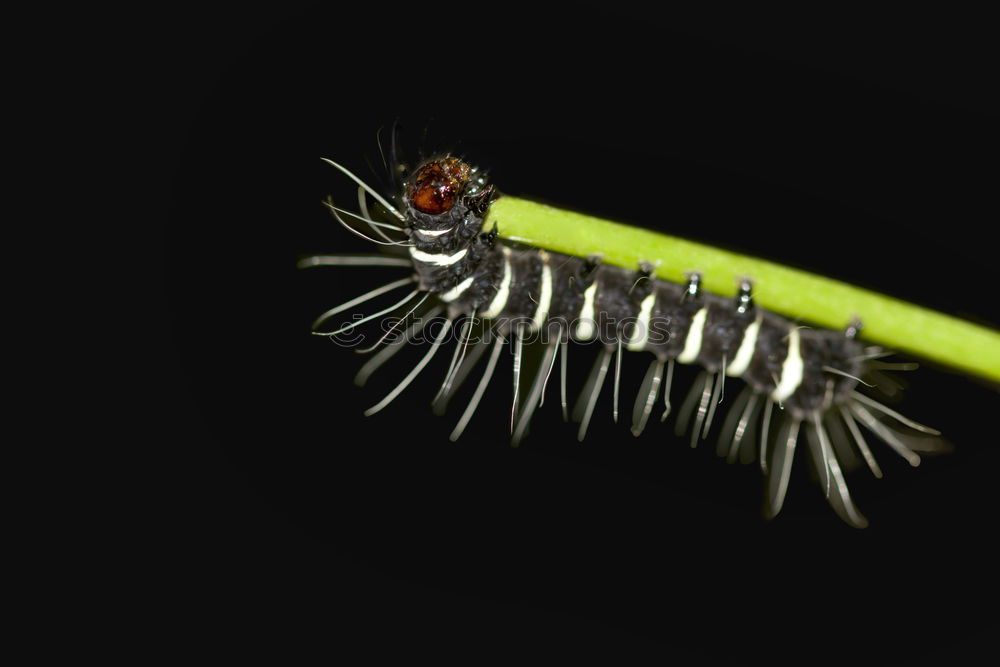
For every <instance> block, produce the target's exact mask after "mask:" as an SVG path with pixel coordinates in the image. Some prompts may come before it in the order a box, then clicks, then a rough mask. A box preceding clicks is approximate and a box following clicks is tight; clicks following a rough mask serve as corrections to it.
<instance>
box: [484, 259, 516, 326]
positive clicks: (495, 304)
mask: <svg viewBox="0 0 1000 667" xmlns="http://www.w3.org/2000/svg"><path fill="white" fill-rule="evenodd" d="M510 274H511V271H510V250H508V249H507V248H506V247H505V248H503V280H501V281H500V287H499V289H497V293H496V295H495V296H494V297H493V301H491V302H490V306H489V308H487V309H486V310H484V311H483V314H482V315H483V317H484V318H486V319H488V320H490V319H493V318H494V317H496V316H497V315H499V314H500V313H501V312H502V311H503V307H504V306H506V305H507V297H508V296H510V277H511V276H510Z"/></svg>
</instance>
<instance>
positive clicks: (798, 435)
mask: <svg viewBox="0 0 1000 667" xmlns="http://www.w3.org/2000/svg"><path fill="white" fill-rule="evenodd" d="M326 162H328V163H329V164H330V165H331V166H333V167H335V168H336V169H338V170H339V171H340V172H342V173H343V174H344V175H346V176H347V177H349V178H351V179H352V180H353V181H354V182H355V183H356V184H357V186H358V209H359V210H358V211H357V212H352V211H349V210H347V209H344V208H341V207H339V206H337V205H336V204H335V203H334V202H333V201H331V200H328V201H327V202H326V205H327V206H328V208H329V210H330V212H331V214H332V215H333V217H334V218H335V219H336V220H337V221H338V223H339V224H341V225H342V226H343V227H345V228H346V229H347V230H349V231H350V232H352V233H353V234H355V235H357V236H361V237H362V238H364V239H366V240H367V241H369V242H371V243H374V244H377V245H379V246H382V247H384V248H387V249H390V250H397V251H398V250H405V252H406V256H391V255H386V256H338V255H316V256H311V257H306V258H304V259H303V260H301V261H300V263H299V266H300V267H315V266H347V265H354V266H386V267H394V268H399V269H405V270H408V271H410V275H409V276H407V277H403V278H400V279H398V280H395V281H392V282H390V283H387V284H386V285H383V286H382V287H379V288H376V289H374V290H371V291H368V292H366V293H364V294H362V295H360V296H359V297H357V298H355V299H351V300H349V301H348V302H346V303H343V304H341V305H339V306H336V307H334V308H331V309H329V310H328V311H326V312H325V313H323V314H321V315H320V316H319V317H318V318H317V319H316V320H315V321H314V323H313V333H315V334H317V335H321V336H328V337H330V338H331V339H338V340H340V338H341V337H344V336H347V337H348V338H347V339H346V340H347V341H348V342H349V341H350V340H351V338H350V337H351V336H352V335H353V334H354V333H355V332H356V331H357V329H358V327H359V326H360V325H363V324H366V323H369V322H372V321H374V320H377V319H379V318H381V317H383V316H387V315H389V314H390V313H397V314H401V315H402V316H401V317H397V318H394V319H393V320H391V321H390V322H391V324H387V328H385V330H384V331H383V332H382V334H381V336H380V337H379V339H378V340H377V342H376V343H375V344H374V345H372V346H370V347H368V348H365V350H364V351H366V352H374V353H375V354H374V355H373V356H372V358H371V359H370V360H369V361H368V363H366V364H365V365H364V366H363V367H362V369H361V370H360V372H359V374H358V376H357V380H358V383H359V384H364V383H365V381H366V380H367V379H368V378H369V377H370V376H371V374H372V373H374V372H375V371H376V370H378V369H379V368H380V367H381V366H382V365H384V364H385V363H386V362H387V361H388V360H389V359H390V358H392V356H393V355H395V354H396V353H398V352H399V351H400V350H401V349H402V347H403V345H404V344H406V343H408V342H411V341H416V340H419V339H420V338H421V337H423V338H425V339H427V340H429V341H430V344H429V346H428V348H427V350H426V352H424V354H423V356H422V357H421V359H420V361H419V362H418V363H417V364H416V365H415V366H414V367H413V368H412V369H411V370H410V371H409V372H408V373H407V374H406V375H405V377H404V378H403V379H402V380H401V381H400V382H399V383H398V384H397V385H396V386H395V388H393V389H392V390H391V391H390V392H389V393H388V394H386V395H385V396H384V397H383V398H382V399H381V400H380V401H379V402H377V403H375V404H374V405H372V406H371V408H369V409H368V410H367V411H366V412H365V414H366V415H368V416H370V415H374V414H376V413H378V412H380V411H381V410H383V409H385V408H386V407H387V406H389V405H390V404H391V403H392V402H393V401H394V400H396V398H398V397H399V396H400V394H402V393H403V392H404V391H405V390H406V389H407V387H409V386H410V385H411V384H412V382H413V381H414V380H415V378H416V377H417V376H418V375H420V374H421V373H422V372H423V371H424V369H425V368H426V367H427V366H428V365H429V364H430V362H431V360H432V359H433V358H434V357H435V355H436V354H437V353H438V352H439V350H441V349H442V348H443V347H444V346H445V345H446V343H448V342H450V341H452V340H453V339H454V340H456V343H455V346H454V350H453V351H452V356H451V361H450V363H449V365H448V370H447V372H446V373H445V377H444V379H443V381H442V383H441V386H440V389H439V390H438V392H437V394H436V395H435V396H434V398H433V400H432V406H433V408H434V411H435V412H438V413H443V412H444V411H445V409H446V407H447V405H448V403H449V401H451V400H452V399H453V398H454V397H455V396H456V395H457V393H458V391H459V389H460V387H461V386H462V385H463V383H464V381H465V380H466V379H468V378H469V377H470V375H472V372H473V370H474V369H475V368H476V367H477V366H478V365H479V364H480V363H481V362H482V360H483V357H486V361H485V363H484V366H485V367H484V370H483V372H482V374H481V376H480V379H479V381H478V382H477V383H476V385H475V389H474V391H473V392H472V394H471V396H470V398H469V400H468V403H467V404H466V407H465V408H464V410H463V411H462V414H461V417H460V418H459V420H458V422H457V424H456V426H455V428H454V430H453V431H452V433H451V439H452V440H457V439H458V438H459V437H460V436H461V435H462V433H463V432H464V430H465V428H466V427H467V425H468V424H469V422H470V420H471V419H472V418H473V416H474V414H475V413H476V411H477V408H478V406H479V405H480V403H481V401H482V398H483V395H484V393H485V391H486V389H487V387H488V386H489V385H490V383H491V381H492V378H493V376H494V373H495V371H496V368H497V365H498V363H499V357H500V354H501V353H502V350H503V348H504V346H505V344H509V346H510V347H511V350H512V357H513V360H512V361H513V388H512V393H513V399H512V402H511V410H510V414H509V424H508V428H509V431H510V436H511V444H512V445H514V446H517V445H519V444H520V442H521V441H522V440H523V439H524V437H525V436H526V435H527V433H528V429H529V426H530V423H531V420H532V417H533V416H534V414H535V412H536V410H537V409H538V408H539V407H541V406H542V405H543V404H544V401H545V395H546V393H547V388H548V386H549V384H550V380H551V384H553V385H554V384H557V383H558V384H559V397H560V401H559V402H560V405H561V408H562V413H563V418H564V419H565V420H567V421H569V420H570V418H572V419H573V420H574V421H576V422H577V423H578V424H579V426H578V428H577V437H578V439H579V440H583V439H584V438H585V437H586V434H587V431H588V427H589V424H590V422H591V420H592V417H593V415H594V412H595V410H596V408H597V404H598V401H599V398H600V396H601V395H602V392H603V389H604V386H605V385H606V384H607V382H608V380H609V378H611V379H612V382H613V387H612V414H613V418H614V420H615V421H616V422H617V421H620V413H621V405H622V403H623V400H624V399H623V396H622V394H623V390H622V386H621V369H622V364H623V357H625V356H626V355H625V352H634V353H637V354H643V355H646V356H650V355H651V356H652V359H650V360H649V365H648V368H647V370H646V373H645V376H644V379H643V381H642V383H641V384H640V386H639V389H638V391H637V392H636V395H635V398H634V400H633V402H632V410H631V431H632V433H633V434H634V435H636V436H638V435H640V434H641V433H642V432H643V431H644V430H645V429H646V427H647V425H648V423H649V421H650V420H651V417H652V416H653V414H654V410H658V411H659V413H660V414H659V416H660V421H666V420H667V419H668V418H669V417H671V416H672V415H676V423H675V430H676V431H677V433H678V434H686V435H687V436H688V437H689V439H690V440H689V441H690V444H691V446H692V447H695V446H697V445H698V444H699V442H700V441H702V440H706V439H707V438H708V436H709V433H710V431H711V429H712V426H713V424H715V423H716V422H717V421H721V422H722V427H721V432H720V435H719V437H718V441H717V446H716V450H717V453H718V454H720V455H721V456H724V457H725V458H727V460H730V461H734V460H737V459H739V460H742V461H744V462H749V461H754V460H755V461H756V462H757V463H758V465H759V468H760V469H761V471H762V473H763V475H764V477H765V480H766V493H765V515H766V516H768V517H769V518H773V517H775V516H777V515H778V514H779V512H780V511H781V509H782V506H783V504H784V500H785V496H786V492H787V489H788V484H789V478H790V474H791V470H792V465H793V461H794V460H795V458H796V452H797V450H798V449H801V447H800V441H803V440H804V441H805V444H806V447H805V449H806V451H807V453H808V456H809V459H810V461H811V463H812V466H813V469H814V471H815V473H816V476H817V478H818V480H819V483H820V486H821V489H822V491H823V494H824V496H825V498H826V500H827V501H828V503H829V505H830V506H831V507H832V508H833V510H834V511H835V512H836V514H837V515H838V516H839V517H840V518H841V519H843V520H844V521H845V522H846V523H848V524H849V525H851V526H854V527H857V528H863V527H865V526H867V525H868V520H867V519H866V518H865V516H864V515H863V514H862V513H861V512H860V510H859V509H858V508H857V506H856V505H855V503H854V501H853V499H852V497H851V495H850V492H849V490H848V487H847V484H846V481H845V477H844V471H843V467H842V465H841V458H842V456H843V453H844V452H846V451H848V450H856V451H857V452H858V453H859V454H860V456H861V458H862V459H863V460H864V462H865V464H866V465H867V467H868V468H869V470H870V471H871V473H872V474H873V475H874V476H875V477H881V476H882V472H881V469H880V467H879V465H878V463H877V460H876V458H875V455H874V453H873V451H872V448H871V447H870V445H869V443H868V439H867V438H866V435H865V432H868V433H870V434H872V435H874V436H875V438H876V439H877V440H879V441H881V442H882V443H884V444H885V445H887V446H888V447H889V448H890V449H891V450H893V451H894V452H895V453H896V454H897V455H899V456H901V457H903V458H904V459H905V460H906V461H907V462H909V463H910V464H911V465H914V466H915V465H918V464H919V463H920V460H921V459H920V453H923V452H934V451H941V450H943V449H945V448H946V445H945V443H944V441H943V440H942V439H941V438H940V437H939V436H940V435H941V434H940V433H939V432H938V431H936V430H935V429H932V428H930V427H927V426H924V425H922V424H919V423H917V422H915V421H913V420H911V419H909V418H908V417H906V416H904V415H902V414H900V413H899V412H897V411H895V410H893V409H892V408H890V407H888V406H887V405H885V404H884V403H883V402H881V401H879V400H877V399H875V398H873V397H872V396H871V395H870V393H869V390H870V389H872V388H873V387H874V386H875V383H873V382H870V381H869V380H875V381H877V382H881V381H882V379H883V378H885V372H886V371H893V370H907V369H909V368H911V367H912V365H909V364H899V363H888V362H885V361H883V360H882V359H883V358H884V357H886V356H888V355H889V354H890V353H889V352H888V351H887V350H884V349H882V348H881V347H876V346H866V345H865V344H864V343H863V342H862V341H861V333H862V331H863V321H862V320H860V319H854V320H852V321H850V322H846V323H845V326H844V328H843V329H842V330H839V331H837V330H825V329H815V328H809V327H803V326H800V325H799V324H798V323H796V322H794V321H791V320H788V319H786V318H784V317H782V316H781V315H779V314H777V313H773V312H769V311H767V310H765V309H763V308H760V307H758V306H757V305H756V304H755V302H754V298H753V296H754V294H753V290H754V286H753V279H752V277H743V278H741V279H740V280H739V283H738V287H737V291H736V295H735V297H724V296H719V295H717V294H713V293H711V292H709V291H708V290H706V289H704V288H703V287H702V285H701V283H702V277H703V276H702V274H700V273H698V272H691V273H689V274H688V275H687V280H686V282H684V283H674V282H669V281H666V280H663V279H660V278H657V277H656V276H655V275H654V268H655V266H656V263H657V262H659V261H664V258H658V257H649V258H647V259H646V260H645V261H642V262H640V263H639V264H638V265H637V266H634V267H631V268H629V267H621V266H614V265H611V264H607V263H604V262H603V261H602V258H601V256H600V255H597V254H595V255H591V256H588V257H575V256H571V255H565V254H561V253H557V252H552V251H547V250H544V249H541V248H535V247H530V246H524V245H519V244H517V243H512V242H510V241H507V240H505V239H502V238H500V235H499V230H498V228H497V226H496V225H494V226H493V227H491V228H486V226H485V224H484V222H485V220H486V218H487V214H488V212H489V210H490V206H491V204H492V203H493V202H494V201H495V200H496V199H497V197H498V196H499V195H498V193H497V190H496V189H495V187H494V186H493V185H492V184H490V183H488V179H487V177H486V176H485V174H484V173H483V172H482V171H481V170H480V169H478V168H476V167H474V166H472V165H470V164H469V163H467V162H466V161H465V160H463V159H462V158H459V157H456V156H453V155H450V154H446V155H440V156H437V157H433V158H431V159H428V160H425V161H423V162H422V163H421V164H419V165H418V166H417V167H416V168H414V169H412V170H408V171H407V173H406V175H405V176H404V177H403V179H402V181H401V183H400V184H399V187H398V192H397V193H396V194H395V196H394V198H395V199H396V206H394V205H393V204H392V203H390V201H389V200H388V199H386V198H385V197H383V196H382V195H380V194H379V193H378V192H377V191H376V190H374V189H373V188H372V187H371V186H369V185H368V184H367V183H365V182H364V181H362V180H361V179H360V178H358V177H357V176H356V175H355V174H354V173H352V172H351V171H349V170H348V169H347V168H345V167H343V166H342V165H340V164H338V163H336V162H333V161H331V160H326ZM368 197H371V198H373V199H374V200H375V201H376V202H377V204H378V205H380V206H381V207H382V208H383V209H384V210H385V212H386V213H387V214H388V216H389V217H388V219H389V222H385V221H379V220H376V219H375V217H374V216H373V215H372V214H371V211H370V210H369V207H368V199H367V198H368ZM397 206H398V208H397ZM352 223H353V224H352ZM359 224H364V225H366V226H367V228H368V229H367V230H366V232H367V233H366V232H363V231H360V230H359V229H358V226H359ZM500 224H502V222H501V223H500ZM400 289H408V290H409V291H408V292H407V294H406V296H405V297H403V298H402V299H401V300H398V301H395V302H394V303H393V304H392V305H390V306H389V307H387V308H384V309H381V310H378V311H377V312H375V313H372V314H369V315H365V316H363V317H360V318H356V319H354V320H352V321H350V322H348V323H347V324H345V325H343V326H340V327H335V328H332V329H331V328H329V327H327V326H326V324H327V322H328V321H329V320H331V319H332V318H334V317H335V316H336V315H338V314H340V313H344V312H346V311H350V310H352V309H353V308H355V307H356V306H360V305H361V304H363V303H366V302H368V301H371V300H373V299H376V298H378V297H381V296H383V295H386V294H389V293H391V292H394V291H396V290H400ZM411 317H412V321H411V319H410V318H411ZM435 322H436V323H437V324H438V325H439V326H437V329H436V332H435V331H434V327H433V326H431V323H435ZM536 341H537V343H538V344H540V345H541V346H543V349H544V352H543V353H542V359H541V363H539V364H538V366H537V368H535V369H534V373H533V374H530V377H529V374H528V373H527V370H526V368H525V367H524V357H525V355H524V349H525V346H526V345H528V344H531V343H534V342H536ZM571 343H581V344H595V345H597V347H598V349H599V352H598V355H597V359H596V361H595V362H594V365H593V367H592V369H591V371H590V374H589V377H588V379H587V381H586V383H585V384H584V386H583V389H582V391H581V392H580V394H579V396H578V397H577V399H576V402H575V406H574V407H573V410H572V412H570V409H569V398H568V389H567V365H568V361H567V359H568V354H569V353H568V347H569V345H570V344H571ZM376 350H377V351H376ZM678 364H680V365H691V366H695V367H698V368H700V369H701V371H700V374H699V375H698V377H697V379H696V380H695V381H694V383H693V384H692V386H691V387H690V388H689V389H688V391H687V393H686V395H684V398H682V399H680V400H678V399H679V398H680V395H681V394H680V393H678V391H677V390H676V388H675V387H674V386H673V384H674V382H673V379H674V370H675V366H676V365H678ZM557 366H558V369H557ZM554 375H558V381H556V380H555V379H554V378H553V376H554ZM735 382H740V383H741V384H742V385H743V387H742V389H741V390H740V391H739V392H738V393H737V395H736V398H735V399H732V405H731V406H728V412H727V413H726V414H725V415H724V416H723V414H722V413H723V412H724V411H725V410H720V406H722V405H724V403H725V399H726V396H727V394H729V395H732V393H733V392H732V387H733V385H732V384H730V385H729V388H728V391H727V383H735ZM522 385H523V386H522ZM675 406H678V407H677V409H676V410H675V409H674V408H675ZM869 437H870V436H869Z"/></svg>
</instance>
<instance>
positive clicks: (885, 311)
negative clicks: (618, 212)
mask: <svg viewBox="0 0 1000 667" xmlns="http://www.w3.org/2000/svg"><path fill="white" fill-rule="evenodd" d="M494 221H495V222H496V223H497V228H498V230H499V232H500V236H501V237H502V238H505V239H509V240H511V241H519V242H522V243H525V244H528V245H532V246H537V247H541V248H546V249H548V250H552V251H555V252H560V253H564V254H567V255H575V256H577V257H586V256H588V255H594V254H600V255H602V257H603V261H604V262H605V263H607V264H614V265H616V266H623V267H626V268H633V267H637V266H638V264H639V262H640V261H646V262H653V263H658V264H657V267H656V275H657V276H658V277H660V278H663V279H664V280H669V281H671V282H686V280H687V276H686V273H687V272H690V271H698V272H700V273H701V274H702V283H701V284H702V285H703V286H704V288H705V289H706V290H708V291H710V292H714V293H716V294H720V295H723V296H727V295H734V294H736V290H737V286H738V281H739V279H740V278H743V277H746V278H749V279H751V280H752V281H753V286H754V290H753V298H754V302H755V303H757V304H758V305H760V306H761V307H762V308H766V309H767V310H771V311H774V312H776V313H781V314H782V315H785V316H787V317H792V318H796V319H801V320H803V321H805V322H809V323H811V324H815V325H818V326H822V327H828V328H834V329H839V328H843V327H845V326H846V325H847V323H848V322H849V321H850V320H851V318H852V317H854V316H857V317H859V318H861V320H862V322H863V323H864V329H863V332H862V335H863V337H864V338H865V339H866V340H870V341H872V342H874V343H879V344H881V345H884V346H886V347H888V348H890V349H892V350H897V351H906V352H909V353H911V354H914V355H916V356H919V357H923V358H925V359H928V360H931V361H936V362H939V363H941V364H944V365H947V366H951V367H953V368H956V369H961V370H963V371H965V372H967V373H970V374H973V375H978V376H981V377H984V378H988V379H990V380H993V381H995V382H1000V333H998V332H997V331H994V330H991V329H988V328H986V327H982V326H979V325H976V324H972V323H971V322H966V321H964V320H960V319H957V318H955V317H951V316H949V315H944V314H942V313H938V312H934V311H931V310H928V309H926V308H921V307H920V306H915V305H913V304H909V303H906V302H903V301H900V300H898V299H894V298H892V297H888V296H884V295H881V294H877V293H875V292H871V291H868V290H865V289H861V288H859V287H854V286H852V285H847V284H845V283H841V282H837V281H836V280H831V279H829V278H823V277H821V276H817V275H813V274H811V273H806V272H804V271H798V270H795V269H790V268H788V267H785V266H781V265H780V264H774V263H772V262H767V261H764V260H760V259H756V258H754V257H749V256H746V255H740V254H737V253H732V252H727V251H725V250H720V249H718V248H713V247H711V246H706V245H702V244H700V243H693V242H691V241H685V240H683V239H679V238H676V237H674V236H668V235H666V234H660V233H658V232H652V231H649V230H645V229H640V228H637V227H631V226H627V225H622V224H619V223H615V222H609V221H607V220H601V219H599V218H593V217H590V216H587V215H582V214H580V213H574V212H571V211H565V210H562V209H558V208H554V207H552V206H546V205H544V204H539V203H537V202H532V201H527V200H524V199H517V198H515V197H507V196H504V197H500V198H499V199H497V200H496V201H495V202H493V204H492V206H491V207H490V212H489V216H488V217H487V218H486V225H485V226H486V228H490V227H492V224H493V222H494Z"/></svg>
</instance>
